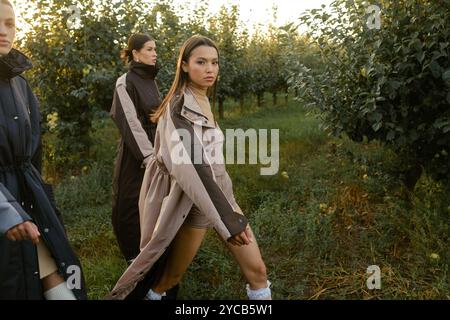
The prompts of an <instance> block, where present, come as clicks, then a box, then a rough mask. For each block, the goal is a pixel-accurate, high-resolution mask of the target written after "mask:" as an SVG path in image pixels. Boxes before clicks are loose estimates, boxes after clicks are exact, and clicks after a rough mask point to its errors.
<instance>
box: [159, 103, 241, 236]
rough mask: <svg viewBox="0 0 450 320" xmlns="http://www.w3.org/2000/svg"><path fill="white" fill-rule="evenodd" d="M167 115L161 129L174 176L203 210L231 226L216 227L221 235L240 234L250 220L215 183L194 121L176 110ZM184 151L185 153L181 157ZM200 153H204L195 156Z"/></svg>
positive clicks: (167, 164)
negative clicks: (238, 210)
mask: <svg viewBox="0 0 450 320" xmlns="http://www.w3.org/2000/svg"><path fill="white" fill-rule="evenodd" d="M168 109H169V108H168ZM166 117H167V119H166V120H164V121H165V126H164V127H163V130H164V131H166V132H164V133H162V136H163V137H164V138H163V139H165V141H164V143H165V144H166V145H167V146H168V149H169V154H170V155H169V156H166V157H167V159H163V160H164V163H165V164H166V166H167V169H168V171H169V172H170V174H171V176H173V177H174V178H175V180H176V181H177V183H178V184H179V185H180V186H181V188H182V189H183V191H184V192H185V193H186V194H187V195H188V196H189V198H190V199H191V200H192V201H193V202H194V204H195V205H196V206H197V207H198V208H199V209H200V211H202V212H207V213H210V214H211V213H212V214H213V215H218V216H219V217H220V220H221V221H222V223H223V224H224V225H225V227H226V229H227V230H228V233H226V232H221V231H220V230H217V231H218V232H219V234H221V236H222V238H224V239H225V240H229V239H230V237H232V236H235V235H238V234H240V233H241V232H242V231H244V230H245V228H246V226H247V224H248V220H247V218H246V217H245V216H244V215H242V214H240V213H239V212H237V210H235V209H234V208H233V206H232V205H231V204H230V202H229V201H228V199H227V197H226V196H225V194H224V193H223V191H222V189H221V188H220V187H219V185H218V184H217V183H216V179H215V177H214V171H213V169H212V167H211V164H210V163H209V161H208V159H207V157H206V154H205V151H204V149H203V145H202V143H201V141H200V139H198V137H197V134H196V132H195V129H194V124H193V123H191V122H190V121H189V120H187V119H185V118H184V117H182V116H181V115H180V114H179V113H177V112H170V111H168V112H167V113H166ZM158 126H159V124H158ZM183 135H187V136H189V138H190V139H185V138H183V137H182V136H183ZM180 149H183V152H180V151H181V150H180ZM195 149H197V150H195ZM186 151H187V152H186ZM181 153H182V154H183V155H184V157H179V158H178V156H179V155H180V154H181ZM198 154H201V156H196V155H198ZM163 157H164V155H163ZM175 158H178V159H175ZM219 229H220V228H219Z"/></svg>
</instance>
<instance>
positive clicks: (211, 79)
mask: <svg viewBox="0 0 450 320" xmlns="http://www.w3.org/2000/svg"><path fill="white" fill-rule="evenodd" d="M204 79H205V80H206V81H214V80H215V78H214V77H206V78H204Z"/></svg>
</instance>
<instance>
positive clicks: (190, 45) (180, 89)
mask: <svg viewBox="0 0 450 320" xmlns="http://www.w3.org/2000/svg"><path fill="white" fill-rule="evenodd" d="M200 46H208V47H213V48H214V49H216V51H217V55H218V56H219V49H218V48H217V45H216V44H215V43H214V41H212V40H211V39H209V38H207V37H205V36H201V35H195V36H192V37H190V38H189V39H187V40H186V42H185V43H184V44H183V46H182V47H181V49H180V54H179V56H178V62H177V69H176V73H175V80H174V81H173V84H172V87H171V88H170V90H169V93H167V96H166V97H165V98H164V100H163V102H162V103H161V105H160V107H159V108H158V109H157V110H156V111H155V113H154V114H152V115H151V117H150V119H151V121H152V122H154V123H157V122H158V120H159V118H160V117H161V116H162V115H163V114H164V112H165V111H166V109H167V106H168V105H169V103H170V101H171V100H172V98H173V97H174V96H175V94H184V91H185V89H186V87H187V84H188V81H189V74H188V73H187V72H184V70H183V68H182V67H181V66H182V64H183V62H186V63H188V62H189V58H190V57H191V54H192V51H194V49H195V48H197V47H200ZM216 85H217V80H216V82H215V83H214V85H213V86H212V87H211V88H209V90H208V94H209V95H211V94H212V95H213V109H214V107H215V97H214V95H215V91H216Z"/></svg>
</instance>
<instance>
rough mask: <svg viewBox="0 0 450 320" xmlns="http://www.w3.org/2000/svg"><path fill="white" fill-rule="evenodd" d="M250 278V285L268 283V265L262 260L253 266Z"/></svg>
mask: <svg viewBox="0 0 450 320" xmlns="http://www.w3.org/2000/svg"><path fill="white" fill-rule="evenodd" d="M249 278H250V279H248V280H249V282H250V283H266V281H267V270H266V265H265V264H264V262H263V261H262V260H261V261H259V262H258V263H256V264H255V265H253V266H252V268H251V270H250V275H249Z"/></svg>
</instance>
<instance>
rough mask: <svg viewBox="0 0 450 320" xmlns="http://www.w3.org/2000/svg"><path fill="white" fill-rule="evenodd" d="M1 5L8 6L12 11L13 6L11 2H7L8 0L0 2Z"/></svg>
mask: <svg viewBox="0 0 450 320" xmlns="http://www.w3.org/2000/svg"><path fill="white" fill-rule="evenodd" d="M0 3H1V4H6V5H7V6H10V7H11V8H13V9H14V7H13V5H12V3H11V2H9V1H8V0H0Z"/></svg>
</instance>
